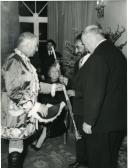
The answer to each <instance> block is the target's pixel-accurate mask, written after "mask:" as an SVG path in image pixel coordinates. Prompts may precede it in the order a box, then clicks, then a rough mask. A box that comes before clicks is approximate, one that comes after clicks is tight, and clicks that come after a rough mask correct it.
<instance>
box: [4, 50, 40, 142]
mask: <svg viewBox="0 0 128 168" xmlns="http://www.w3.org/2000/svg"><path fill="white" fill-rule="evenodd" d="M2 70H3V79H4V82H5V90H6V92H4V93H3V94H2V116H1V117H2V120H1V125H2V129H1V134H2V137H3V138H8V139H25V138H27V137H29V136H30V135H32V134H33V133H34V131H35V124H36V122H35V119H32V118H28V117H27V115H28V112H29V111H30V110H31V109H32V108H33V106H34V104H35V103H36V101H37V96H38V91H39V81H38V77H37V73H36V69H35V68H34V67H33V66H32V64H31V63H30V60H29V58H28V57H26V56H25V55H24V54H23V53H22V52H21V51H19V50H18V49H15V50H14V53H13V54H11V55H10V56H9V57H8V59H7V61H6V63H5V64H4V66H3V69H2Z"/></svg>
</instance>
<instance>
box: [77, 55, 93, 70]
mask: <svg viewBox="0 0 128 168" xmlns="http://www.w3.org/2000/svg"><path fill="white" fill-rule="evenodd" d="M90 55H91V54H90V53H88V54H86V55H85V56H84V57H82V58H81V59H80V61H79V69H80V68H81V67H82V66H83V65H84V63H85V62H86V61H87V59H88V58H89V57H90Z"/></svg>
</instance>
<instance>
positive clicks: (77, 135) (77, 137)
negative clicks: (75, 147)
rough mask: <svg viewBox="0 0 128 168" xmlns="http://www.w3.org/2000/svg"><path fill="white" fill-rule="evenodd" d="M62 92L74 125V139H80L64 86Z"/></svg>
mask: <svg viewBox="0 0 128 168" xmlns="http://www.w3.org/2000/svg"><path fill="white" fill-rule="evenodd" d="M63 92H64V95H65V99H66V102H67V106H68V109H69V114H70V116H71V119H72V122H73V126H74V129H75V137H76V140H79V139H81V138H82V137H81V135H80V134H79V132H78V129H77V126H76V123H75V119H74V115H73V112H72V105H71V102H70V99H69V97H68V95H67V92H66V88H65V86H64V87H63Z"/></svg>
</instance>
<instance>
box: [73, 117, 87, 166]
mask: <svg viewBox="0 0 128 168" xmlns="http://www.w3.org/2000/svg"><path fill="white" fill-rule="evenodd" d="M75 122H76V125H77V129H78V131H79V133H80V134H81V136H82V139H80V140H76V161H78V162H79V163H82V164H84V163H87V149H86V141H85V138H84V132H83V130H82V124H83V117H82V116H79V115H76V116H75Z"/></svg>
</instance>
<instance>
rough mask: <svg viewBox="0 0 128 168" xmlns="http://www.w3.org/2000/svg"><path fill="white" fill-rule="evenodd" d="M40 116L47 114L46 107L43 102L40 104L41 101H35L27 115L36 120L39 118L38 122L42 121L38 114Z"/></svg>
mask: <svg viewBox="0 0 128 168" xmlns="http://www.w3.org/2000/svg"><path fill="white" fill-rule="evenodd" d="M38 113H39V114H40V116H42V117H44V116H45V117H46V116H47V113H48V107H47V106H46V105H44V104H41V103H38V102H37V103H35V105H34V107H33V108H32V110H31V111H29V113H28V117H32V118H35V119H37V120H39V121H40V122H41V121H42V118H41V117H40V116H39V114H38Z"/></svg>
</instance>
